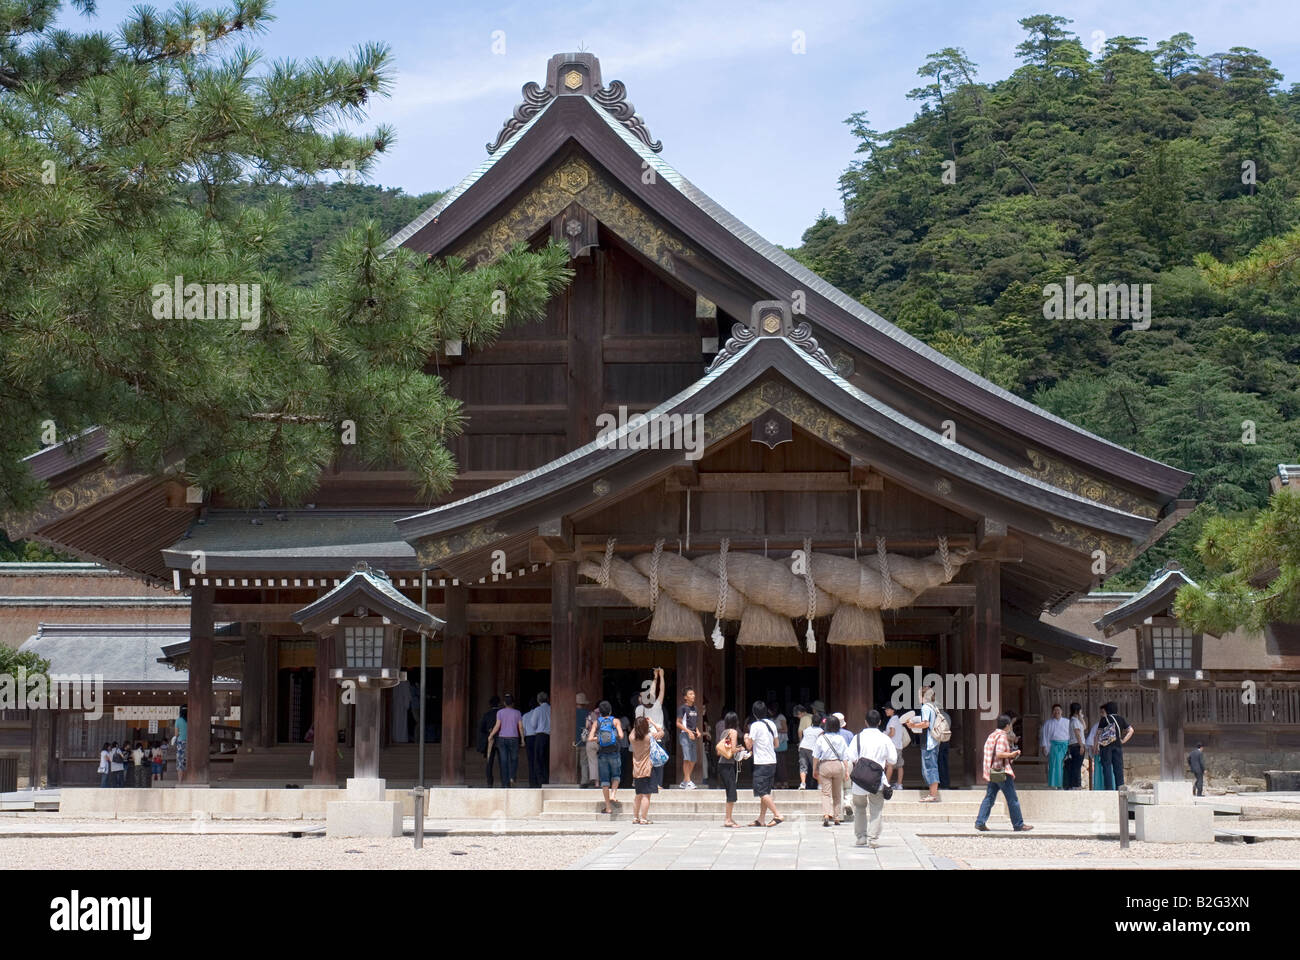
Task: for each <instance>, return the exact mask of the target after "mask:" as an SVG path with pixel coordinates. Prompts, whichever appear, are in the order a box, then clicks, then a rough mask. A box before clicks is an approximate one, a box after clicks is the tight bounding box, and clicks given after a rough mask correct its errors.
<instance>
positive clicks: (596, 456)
mask: <svg viewBox="0 0 1300 960" xmlns="http://www.w3.org/2000/svg"><path fill="white" fill-rule="evenodd" d="M800 327H801V328H802V327H803V325H800ZM741 329H742V328H741V326H740V325H737V332H740V330H741ZM798 330H799V328H796V334H795V336H793V337H787V336H784V335H778V336H772V335H764V336H756V337H754V338H753V339H751V340H750V341H749V342H748V343H747V344H745V345H743V346H739V347H734V345H735V344H736V341H735V340H733V341H732V342H731V343H729V344H728V350H732V349H733V348H734V349H735V350H736V352H734V354H733V355H730V356H724V358H723V360H722V362H721V363H720V364H718V365H717V366H715V367H714V368H713V370H712V371H711V372H710V373H708V374H707V375H706V376H704V377H703V378H702V379H700V380H699V381H697V382H696V383H695V384H693V385H692V386H690V387H688V388H687V389H686V390H684V391H682V392H681V393H679V394H677V396H675V397H672V398H670V399H669V400H667V401H665V402H664V403H662V404H660V405H659V406H658V407H656V408H654V409H653V410H652V411H650V412H649V413H647V414H646V416H647V417H648V418H670V417H673V416H694V415H703V416H704V424H705V439H706V442H707V444H708V445H709V446H712V445H715V444H717V443H718V442H720V441H722V440H724V439H726V438H727V437H728V436H731V435H732V434H734V433H735V432H736V431H737V430H738V429H742V428H748V426H749V423H750V419H752V417H751V418H748V419H745V418H742V419H740V420H736V421H735V422H733V420H734V417H728V416H723V417H722V418H721V423H722V425H721V426H718V420H717V417H716V413H717V411H719V409H720V408H722V407H723V406H724V404H727V403H729V402H731V401H733V400H735V399H736V398H738V397H739V396H740V395H742V394H743V393H745V392H746V391H749V390H751V389H752V388H754V389H759V390H760V391H761V390H764V389H767V390H768V391H769V396H776V393H774V392H772V389H771V388H772V387H776V386H777V385H778V384H781V385H787V386H788V387H789V388H792V389H793V391H794V392H795V393H797V394H798V395H799V396H802V397H806V398H808V399H811V400H812V401H813V402H814V403H815V404H817V405H819V407H820V408H821V409H823V410H825V411H828V412H829V413H830V414H831V415H833V417H834V418H836V419H837V420H838V422H840V423H842V424H845V431H849V430H853V429H857V430H861V431H863V432H864V433H866V434H870V435H871V436H872V437H874V438H876V439H878V440H881V441H884V442H885V443H886V444H888V445H889V447H890V448H891V450H892V451H896V452H897V456H893V455H891V456H890V457H889V458H878V457H872V458H869V459H870V461H871V466H872V469H873V470H877V471H878V472H880V473H881V474H883V475H884V476H885V477H886V478H888V479H893V480H895V481H896V482H900V483H904V484H907V482H908V481H909V479H911V480H912V482H913V483H914V482H915V480H914V478H915V476H916V475H918V474H921V475H924V476H927V477H929V478H930V482H931V483H933V482H934V481H935V480H937V479H938V478H940V477H942V478H944V479H946V480H947V481H948V483H949V491H948V492H947V493H946V494H945V499H946V500H947V501H948V502H950V503H951V504H953V505H956V506H962V507H965V508H966V509H967V510H968V511H969V512H970V513H971V514H972V515H987V514H989V513H990V512H992V513H993V515H995V516H997V515H1001V516H1005V517H1006V518H1007V519H1008V522H1010V523H1013V524H1014V525H1016V526H1018V527H1021V528H1022V529H1029V530H1035V531H1036V532H1039V531H1045V530H1047V529H1048V527H1049V523H1050V522H1056V523H1058V524H1059V523H1060V522H1062V521H1068V522H1070V523H1074V524H1078V525H1081V526H1084V527H1087V528H1091V529H1095V530H1101V531H1106V532H1107V533H1108V534H1111V535H1113V536H1115V537H1116V538H1118V539H1121V540H1131V541H1134V542H1139V541H1142V540H1143V539H1144V538H1145V537H1146V535H1147V534H1148V533H1149V532H1150V531H1151V530H1152V529H1153V528H1154V526H1155V525H1156V521H1155V520H1154V519H1150V518H1146V517H1141V516H1137V515H1135V514H1132V513H1127V512H1125V511H1123V510H1120V509H1118V508H1115V507H1110V506H1107V505H1104V504H1101V503H1098V502H1096V501H1093V500H1089V499H1087V498H1085V497H1082V496H1079V495H1077V494H1075V493H1072V492H1070V491H1067V490H1063V489H1061V488H1060V487H1056V486H1053V485H1051V484H1049V483H1047V482H1045V481H1042V480H1039V479H1037V478H1034V477H1030V476H1028V475H1026V474H1024V473H1021V472H1019V471H1016V470H1013V469H1012V468H1010V467H1008V466H1006V465H1004V464H1001V463H998V462H997V461H995V460H991V459H989V458H988V457H985V456H983V455H982V454H980V453H977V452H975V451H973V450H970V449H968V448H966V447H964V446H962V445H961V444H960V443H956V442H953V441H948V440H945V439H944V438H943V436H942V435H940V434H939V433H937V432H936V431H934V430H932V429H930V428H929V427H927V426H925V425H924V424H921V423H918V422H916V421H914V420H912V419H910V418H909V417H907V416H905V415H904V414H902V413H900V412H898V411H897V410H894V409H893V408H891V407H889V406H888V405H886V404H884V403H882V402H880V401H879V400H877V399H876V398H874V397H872V396H870V395H869V394H867V393H866V392H864V391H863V390H860V389H858V388H857V387H855V386H854V385H852V384H850V383H849V382H848V381H846V380H844V379H843V378H842V377H840V376H839V375H838V374H836V373H835V371H834V370H833V369H831V367H830V366H829V365H828V364H827V363H826V362H825V358H824V355H822V357H821V358H819V357H818V356H817V352H818V351H817V350H816V342H815V341H811V349H810V348H809V341H810V338H807V337H806V329H805V330H804V334H805V336H804V338H803V339H802V340H799V338H798ZM769 385H771V386H769ZM781 389H782V388H780V387H778V388H777V392H778V393H779V392H780V390H781ZM762 397H763V395H762V394H761V393H760V398H759V399H758V400H757V401H756V402H755V404H754V406H755V409H754V413H753V415H754V416H757V415H758V414H759V413H761V412H762V409H765V408H767V407H769V406H776V404H774V403H769V402H768V401H767V400H765V399H763V398H762ZM760 408H762V409H760ZM711 415H714V419H713V420H712V421H711ZM630 426H631V425H630V424H629V428H630ZM626 433H627V429H625V430H624V431H622V432H621V433H620V434H617V435H615V436H614V437H611V438H606V439H605V440H604V441H602V440H600V439H598V440H595V441H592V442H591V443H589V444H587V445H586V446H583V447H580V448H579V449H577V450H574V451H572V452H570V453H569V454H566V455H565V456H563V457H560V458H558V459H556V460H553V461H552V462H550V463H548V464H546V465H544V466H542V467H539V468H537V469H536V470H532V471H530V472H529V473H526V474H523V475H521V476H519V477H516V478H513V479H511V480H508V481H506V482H505V483H501V484H499V485H497V486H495V487H492V488H490V489H488V490H485V491H483V492H481V493H478V494H475V495H473V496H470V497H466V498H464V499H462V500H459V501H456V502H454V503H450V504H446V505H442V506H438V507H435V508H433V509H431V510H427V511H424V512H423V513H419V514H415V515H414V516H410V517H407V518H404V519H402V520H399V521H397V529H398V531H399V533H400V535H401V536H402V537H403V538H405V539H406V540H408V541H410V542H412V543H414V544H416V546H417V553H418V555H419V559H420V561H421V565H422V566H430V565H433V564H436V563H440V562H441V561H442V560H443V559H444V558H445V557H451V556H455V555H456V554H460V553H463V552H465V551H467V550H472V549H480V548H483V547H486V546H488V545H490V544H492V543H494V542H496V541H498V540H500V539H503V538H505V537H507V536H512V535H517V534H518V533H519V532H520V531H521V530H523V529H525V528H526V527H528V526H530V525H531V526H536V524H537V522H538V521H539V520H541V519H550V518H553V517H558V516H560V515H563V514H566V513H571V512H573V511H574V510H577V509H580V508H582V507H585V506H587V505H589V504H591V503H593V502H594V501H596V500H597V499H599V498H600V497H602V496H605V495H609V494H614V493H617V494H620V495H621V494H623V493H625V492H626V491H628V490H631V489H633V488H635V487H636V485H637V484H638V483H641V482H644V481H645V480H646V479H647V478H649V477H651V476H653V475H655V474H658V473H661V472H663V471H665V470H667V469H669V468H670V467H672V466H673V465H675V464H680V463H681V462H682V451H681V450H680V449H679V450H663V449H659V450H655V449H628V448H621V447H627V444H625V443H624V444H620V437H624V436H625V434H626ZM601 481H603V483H604V484H605V487H606V489H605V490H604V491H603V492H602V490H601V489H600V482H601ZM928 485H929V484H927V486H928ZM611 499H616V497H611ZM1045 518H1050V521H1049V520H1048V519H1045ZM1073 546H1074V548H1075V549H1078V548H1079V547H1078V545H1077V544H1076V545H1073ZM1089 549H1090V548H1089Z"/></svg>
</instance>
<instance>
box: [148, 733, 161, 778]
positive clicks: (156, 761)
mask: <svg viewBox="0 0 1300 960" xmlns="http://www.w3.org/2000/svg"><path fill="white" fill-rule="evenodd" d="M149 760H150V765H151V766H152V767H153V779H154V780H155V781H156V782H161V781H162V778H163V750H162V741H161V740H155V741H154V742H153V749H152V750H151V751H150V753H149Z"/></svg>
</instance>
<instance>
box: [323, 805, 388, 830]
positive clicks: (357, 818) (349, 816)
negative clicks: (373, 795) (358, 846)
mask: <svg viewBox="0 0 1300 960" xmlns="http://www.w3.org/2000/svg"><path fill="white" fill-rule="evenodd" d="M401 835H402V805H401V804H400V803H397V802H395V801H390V800H334V801H331V802H330V803H327V804H326V805H325V836H327V837H400V836H401Z"/></svg>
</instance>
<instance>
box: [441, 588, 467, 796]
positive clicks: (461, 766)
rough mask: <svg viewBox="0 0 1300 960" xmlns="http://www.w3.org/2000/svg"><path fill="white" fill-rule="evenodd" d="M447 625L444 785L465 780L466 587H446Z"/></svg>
mask: <svg viewBox="0 0 1300 960" xmlns="http://www.w3.org/2000/svg"><path fill="white" fill-rule="evenodd" d="M445 596H446V620H447V625H446V626H445V627H444V628H443V634H442V742H441V744H440V747H441V749H440V751H439V752H440V754H441V757H442V779H441V783H442V786H444V787H450V786H457V785H460V784H463V783H464V782H465V749H466V747H468V745H469V658H470V653H469V623H468V621H467V620H466V618H465V605H466V600H467V599H468V596H469V590H468V588H466V587H465V586H463V585H462V586H449V587H447V589H446V594H445Z"/></svg>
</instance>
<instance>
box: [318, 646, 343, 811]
mask: <svg viewBox="0 0 1300 960" xmlns="http://www.w3.org/2000/svg"><path fill="white" fill-rule="evenodd" d="M333 666H334V638H333V637H332V636H329V637H325V636H317V637H316V699H315V710H314V712H313V714H312V731H313V733H312V736H313V740H312V753H313V755H314V760H313V763H312V769H311V782H312V783H314V784H317V785H319V786H328V787H336V786H338V782H339V684H338V681H337V680H335V679H333V678H332V677H331V676H330V670H331V669H332V668H333Z"/></svg>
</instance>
